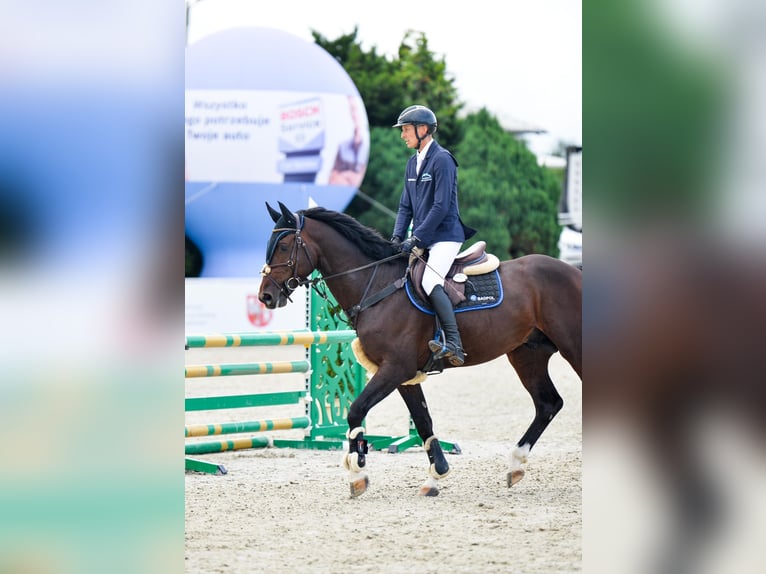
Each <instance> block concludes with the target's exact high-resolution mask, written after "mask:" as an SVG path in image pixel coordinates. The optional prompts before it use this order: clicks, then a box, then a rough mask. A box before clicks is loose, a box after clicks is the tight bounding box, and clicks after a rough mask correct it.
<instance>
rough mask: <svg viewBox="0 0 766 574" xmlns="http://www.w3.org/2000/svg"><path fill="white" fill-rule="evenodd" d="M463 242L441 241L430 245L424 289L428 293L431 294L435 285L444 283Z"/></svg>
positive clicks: (423, 283) (424, 274)
mask: <svg viewBox="0 0 766 574" xmlns="http://www.w3.org/2000/svg"><path fill="white" fill-rule="evenodd" d="M461 245H462V243H460V242H458V241H440V242H439V243H434V244H433V245H430V246H429V247H428V265H427V266H426V270H425V271H424V272H423V281H422V282H421V284H422V285H423V289H424V290H425V292H426V294H428V295H431V291H433V289H434V287H436V286H437V285H442V286H443V285H444V278H445V277H446V276H447V272H448V271H449V269H450V267H452V263H453V261H455V257H456V256H457V254H458V253H460V246H461Z"/></svg>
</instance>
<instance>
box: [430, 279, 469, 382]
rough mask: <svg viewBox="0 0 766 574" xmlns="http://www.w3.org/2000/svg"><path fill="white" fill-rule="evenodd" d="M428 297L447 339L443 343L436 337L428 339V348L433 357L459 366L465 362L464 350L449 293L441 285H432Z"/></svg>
mask: <svg viewBox="0 0 766 574" xmlns="http://www.w3.org/2000/svg"><path fill="white" fill-rule="evenodd" d="M428 299H429V300H430V301H431V306H432V307H433V308H434V311H435V312H436V315H437V316H438V317H439V322H440V323H441V325H442V329H443V330H444V337H445V338H446V340H447V341H446V343H445V344H444V345H442V343H441V341H438V340H436V339H434V340H433V341H429V342H428V348H429V349H431V352H432V353H434V359H436V360H439V359H447V360H448V361H449V364H450V365H452V366H453V367H459V366H460V365H462V364H463V363H464V362H465V352H464V351H463V344H462V343H461V341H460V333H458V330H457V320H456V319H455V310H454V309H453V307H452V301H450V299H449V295H447V293H445V292H444V287H442V286H441V285H437V286H436V287H434V289H433V291H431V295H430V296H429V298H428Z"/></svg>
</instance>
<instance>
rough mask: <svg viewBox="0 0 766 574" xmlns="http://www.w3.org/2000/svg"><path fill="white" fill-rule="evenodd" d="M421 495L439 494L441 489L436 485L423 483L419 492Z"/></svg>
mask: <svg viewBox="0 0 766 574" xmlns="http://www.w3.org/2000/svg"><path fill="white" fill-rule="evenodd" d="M418 494H419V495H420V496H439V489H438V488H436V487H435V486H427V485H423V486H421V487H420V491H419V492H418Z"/></svg>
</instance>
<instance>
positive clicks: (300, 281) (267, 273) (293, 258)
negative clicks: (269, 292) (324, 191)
mask: <svg viewBox="0 0 766 574" xmlns="http://www.w3.org/2000/svg"><path fill="white" fill-rule="evenodd" d="M303 222H304V218H303V215H302V214H301V215H300V220H299V222H298V226H297V227H277V228H275V229H273V230H272V231H271V232H272V233H279V236H277V238H276V239H275V240H274V250H273V251H272V253H270V254H268V259H267V260H266V263H264V265H263V267H262V268H261V277H263V278H267V279H268V280H269V281H271V283H272V284H273V285H274V287H276V288H277V289H279V292H280V293H281V294H282V295H284V296H285V297H286V298H287V300H288V301H290V303H292V302H293V300H292V299H291V298H290V295H292V293H293V291H295V290H296V289H297V288H298V287H300V286H302V285H313V284H314V283H315V280H312V279H308V278H307V277H301V276H300V275H299V274H298V258H299V257H300V254H301V251H302V252H303V253H305V254H306V258H307V259H308V261H309V264H310V265H311V271H313V270H314V269H316V266H315V265H314V261H313V260H312V259H311V253H310V252H309V250H308V246H307V245H306V242H305V241H304V239H303V237H302V236H301V231H302V230H303ZM290 233H293V234H295V241H294V242H293V249H292V253H290V257H288V259H287V261H285V262H284V263H277V264H275V265H271V263H270V262H271V260H272V259H273V258H274V252H275V251H276V245H277V244H278V243H279V241H280V240H281V239H282V237H284V236H285V235H288V234H290ZM278 267H289V268H291V269H292V270H293V274H292V275H291V276H290V277H288V278H287V279H285V281H284V282H283V283H282V284H281V285H280V284H279V283H278V282H277V280H276V279H274V278H273V277H272V276H271V271H272V270H273V269H276V268H278ZM311 271H309V273H310V272H311Z"/></svg>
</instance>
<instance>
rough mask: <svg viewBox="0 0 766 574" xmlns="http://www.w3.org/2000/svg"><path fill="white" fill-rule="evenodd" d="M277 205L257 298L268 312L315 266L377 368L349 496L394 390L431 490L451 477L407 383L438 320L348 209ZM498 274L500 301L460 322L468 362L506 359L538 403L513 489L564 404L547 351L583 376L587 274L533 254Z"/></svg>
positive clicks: (357, 438)
mask: <svg viewBox="0 0 766 574" xmlns="http://www.w3.org/2000/svg"><path fill="white" fill-rule="evenodd" d="M279 207H280V210H281V211H277V210H275V209H273V208H272V207H271V206H269V205H268V204H267V208H268V210H269V213H270V214H271V217H272V219H273V220H274V222H275V227H274V229H273V231H272V234H271V237H270V238H269V242H268V246H267V252H266V265H264V268H263V270H262V272H261V274H262V280H261V286H260V290H259V294H258V297H259V299H260V300H261V301H262V302H263V303H264V304H265V306H266V307H268V308H269V309H274V308H276V307H282V306H284V305H286V304H287V302H288V300H289V296H290V294H291V293H292V292H293V290H295V289H296V288H297V287H298V286H300V285H307V284H310V283H311V281H310V280H309V279H308V277H309V275H310V274H311V273H312V272H313V271H314V270H315V269H316V270H318V271H319V272H320V273H321V274H322V276H323V280H324V281H325V282H326V285H327V287H328V289H329V290H330V292H331V293H332V294H333V295H334V296H335V298H336V300H337V301H338V304H339V305H340V306H341V307H342V308H343V309H344V310H345V311H346V313H347V315H348V316H349V317H350V318H351V319H352V321H353V325H354V328H355V329H356V332H357V337H358V340H359V342H360V343H361V346H362V348H363V351H364V353H365V354H366V356H367V359H369V361H371V362H372V363H373V364H375V365H377V371H376V372H375V374H374V376H373V377H372V378H371V379H370V381H369V382H368V383H367V385H366V386H365V387H364V389H363V390H362V392H361V393H360V394H359V396H358V397H357V399H356V400H355V401H354V402H353V403H352V404H351V407H350V408H349V412H348V417H347V420H348V427H349V428H348V432H347V437H348V439H349V452H348V454H346V455H345V457H344V466H345V467H346V468H347V469H348V471H349V484H350V487H351V494H352V496H358V495H360V494H362V493H363V492H365V491H366V489H367V487H368V484H369V479H368V477H367V474H366V472H365V470H364V468H365V466H366V457H365V455H366V453H367V441H366V440H365V438H364V432H365V429H364V428H363V427H362V426H361V425H362V421H363V420H364V419H365V417H366V416H367V413H368V412H369V411H370V409H372V407H374V406H375V405H376V404H378V403H379V402H380V401H381V400H383V399H384V398H385V397H387V396H388V395H389V394H390V393H391V392H393V391H394V389H396V390H397V391H398V392H399V394H400V395H401V397H402V399H403V400H404V402H405V404H406V405H407V408H408V410H409V412H410V415H411V417H412V420H413V423H414V425H415V428H416V429H417V432H418V435H419V436H420V438H421V439H422V440H423V445H424V448H425V450H426V453H427V454H428V459H429V462H430V467H429V477H428V479H427V480H426V482H425V483H424V484H423V486H422V487H421V489H420V493H421V494H422V495H425V496H435V495H436V494H438V492H439V490H438V482H437V481H438V479H441V478H444V477H445V476H446V475H447V473H448V472H449V470H450V469H449V465H448V463H447V460H446V458H445V456H444V453H443V451H442V449H441V446H440V445H439V441H438V440H437V439H436V438H435V437H434V434H433V426H432V421H431V415H430V414H429V412H428V406H427V405H426V400H425V397H424V395H423V389H422V388H421V385H419V384H403V383H405V382H408V381H411V380H412V379H414V378H415V377H416V375H417V374H418V372H419V370H421V369H423V367H424V365H425V364H426V363H427V362H428V361H429V358H430V356H431V351H430V350H429V348H428V341H429V340H430V339H432V338H433V335H434V319H433V316H431V315H428V314H426V313H423V312H422V311H420V310H418V309H417V308H416V307H415V306H413V305H412V304H411V303H410V301H409V299H408V295H407V293H406V292H405V290H404V289H401V288H397V287H396V286H395V285H396V283H397V281H398V280H401V279H402V278H403V277H404V276H405V274H406V270H407V266H408V259H407V257H404V256H397V249H396V246H395V245H394V244H392V243H391V242H390V241H388V240H386V239H384V238H383V236H381V235H380V234H379V233H378V232H377V231H375V230H373V229H371V228H368V227H365V226H363V225H362V224H360V223H359V222H358V221H356V220H355V219H353V218H352V217H350V216H348V215H345V214H342V213H338V212H335V211H330V210H327V209H324V208H321V207H314V208H310V209H307V210H303V211H299V212H297V213H293V212H291V211H290V210H289V209H287V208H286V207H285V206H284V205H283V204H282V203H281V202H280V203H279ZM499 276H500V278H501V282H502V288H503V294H504V298H503V301H502V303H501V304H500V305H499V306H496V307H494V308H491V309H481V310H472V311H470V312H461V313H458V314H457V321H458V327H459V329H460V333H461V337H462V340H463V347H464V348H465V351H466V354H467V356H466V361H465V364H464V365H463V366H464V367H468V366H471V365H479V364H481V363H485V362H487V361H490V360H493V359H495V358H497V357H499V356H500V355H506V356H507V357H508V360H509V361H510V362H511V365H513V367H514V369H515V370H516V372H517V373H518V375H519V378H520V379H521V382H522V384H523V385H524V387H525V388H526V389H527V391H528V392H529V394H530V396H531V397H532V400H533V402H534V406H535V417H534V419H533V421H532V423H531V424H530V425H529V428H528V429H527V430H526V432H525V433H524V434H523V436H522V437H521V439H519V441H518V443H517V444H516V448H515V449H514V451H513V453H512V456H511V464H510V469H509V471H508V475H507V483H508V486H509V487H510V486H511V485H513V484H515V483H516V482H518V481H519V480H520V479H521V478H522V477H523V476H524V468H523V464H525V463H526V462H527V456H528V454H529V452H530V450H531V449H532V447H533V446H534V444H535V443H536V442H537V440H538V439H539V438H540V435H541V434H542V433H543V431H544V430H545V428H546V427H547V426H548V424H549V423H550V422H551V420H552V419H553V417H554V416H555V415H556V413H557V412H558V411H559V410H560V409H561V407H562V406H563V400H562V398H561V396H560V395H559V394H558V392H557V391H556V388H555V387H554V385H553V382H552V381H551V378H550V376H549V375H548V361H549V359H550V357H551V356H552V355H553V354H554V353H556V352H557V351H559V352H560V353H561V355H562V356H563V357H564V358H565V359H566V360H567V361H568V362H569V364H570V365H571V366H572V367H573V368H574V370H575V372H576V373H577V374H578V375H579V376H580V378H581V379H582V272H581V271H580V270H579V269H577V268H576V267H574V266H572V265H569V264H567V263H564V262H563V261H560V260H558V259H555V258H552V257H548V256H545V255H528V256H525V257H520V258H518V259H515V260H512V261H503V262H502V263H501V264H500V267H499ZM400 284H401V283H400ZM376 299H379V300H378V301H375V300H376ZM370 303H372V304H370ZM368 305H369V306H368ZM445 367H446V368H455V367H450V366H449V365H445Z"/></svg>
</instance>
